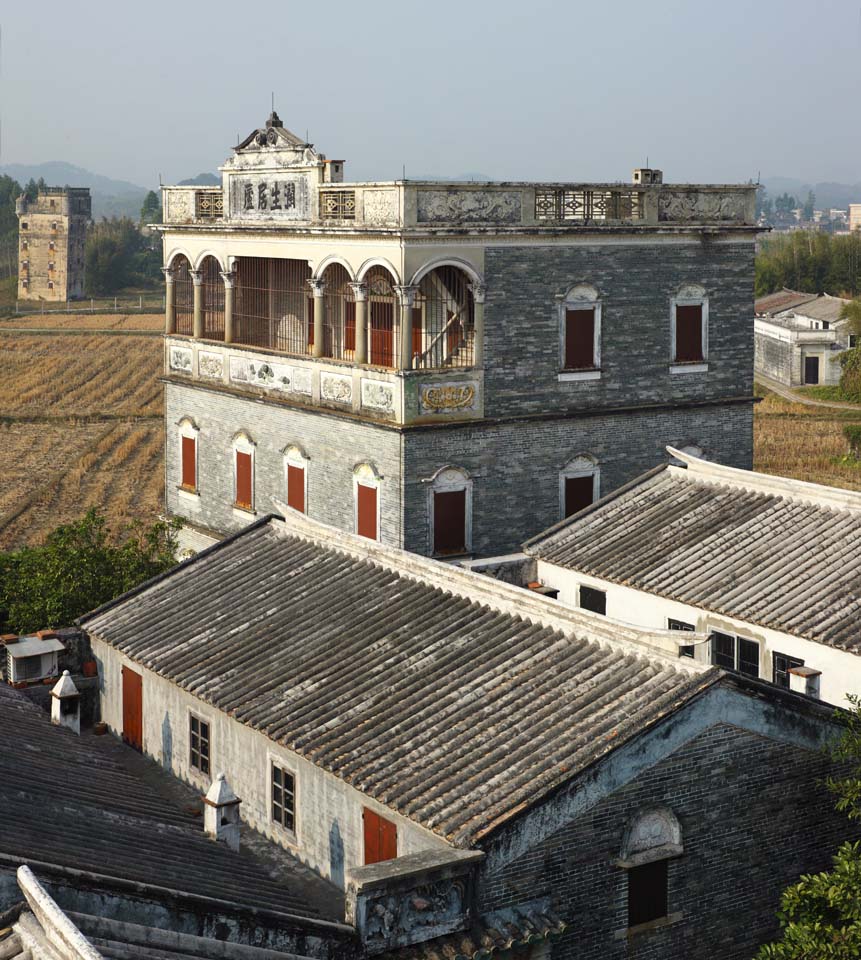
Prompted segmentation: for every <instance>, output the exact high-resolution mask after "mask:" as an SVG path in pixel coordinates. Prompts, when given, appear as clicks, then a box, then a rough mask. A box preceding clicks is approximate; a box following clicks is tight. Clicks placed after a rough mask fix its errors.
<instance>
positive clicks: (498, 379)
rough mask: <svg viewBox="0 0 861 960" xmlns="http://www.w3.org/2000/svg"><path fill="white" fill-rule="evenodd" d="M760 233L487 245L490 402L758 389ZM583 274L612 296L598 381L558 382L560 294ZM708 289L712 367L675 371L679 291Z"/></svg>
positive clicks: (506, 410) (559, 406)
mask: <svg viewBox="0 0 861 960" xmlns="http://www.w3.org/2000/svg"><path fill="white" fill-rule="evenodd" d="M753 262H754V246H753V242H752V241H742V242H739V243H731V244H730V243H723V242H715V241H712V240H709V239H708V238H703V239H696V240H690V241H689V242H684V241H681V240H680V238H673V239H672V240H669V241H659V242H653V243H641V244H635V243H630V244H625V243H620V244H618V245H615V244H614V245H612V246H611V245H608V244H594V245H589V244H588V243H585V242H584V243H583V244H582V245H577V246H549V245H548V246H542V247H489V248H488V249H487V251H486V253H485V272H486V279H487V303H486V307H485V327H486V345H485V362H486V372H485V385H486V396H485V412H486V414H487V416H490V417H496V416H506V415H511V414H524V413H532V412H536V413H537V412H544V411H548V410H549V411H560V410H578V409H582V408H583V407H584V406H588V407H596V406H599V407H600V406H608V405H611V406H622V405H631V404H637V403H658V402H665V401H670V400H691V399H704V398H717V397H729V396H743V395H746V394H747V395H749V394H750V393H751V392H752V389H753V315H754V307H753V274H754V269H753ZM576 283H589V284H591V285H592V286H594V287H596V288H597V290H598V292H599V295H600V297H601V301H602V313H603V316H602V349H601V355H602V368H603V375H602V378H601V380H599V381H588V382H577V383H559V382H558V380H557V374H558V372H559V315H558V312H557V301H556V299H555V297H556V295H557V294H565V293H566V292H567V291H568V289H569V288H570V287H571V286H573V285H574V284H576ZM686 283H695V284H699V285H701V286H703V287H705V289H706V292H707V294H708V297H709V370H708V373H701V374H686V375H676V376H671V375H670V373H669V362H670V298H671V297H673V296H675V294H676V293H677V291H678V289H679V287H680V286H681V285H682V284H686Z"/></svg>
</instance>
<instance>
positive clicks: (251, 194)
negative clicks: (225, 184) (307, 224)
mask: <svg viewBox="0 0 861 960" xmlns="http://www.w3.org/2000/svg"><path fill="white" fill-rule="evenodd" d="M230 214H231V216H232V217H235V218H237V219H240V220H308V219H309V218H310V216H311V200H310V190H309V186H308V178H307V177H305V176H301V175H296V174H292V175H291V174H280V173H274V174H268V173H262V172H261V173H249V174H248V175H245V174H243V175H236V176H231V178H230Z"/></svg>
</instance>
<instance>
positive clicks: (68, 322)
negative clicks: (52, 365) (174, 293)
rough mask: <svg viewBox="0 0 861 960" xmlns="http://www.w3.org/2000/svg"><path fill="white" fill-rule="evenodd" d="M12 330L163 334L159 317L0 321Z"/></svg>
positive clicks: (40, 316)
mask: <svg viewBox="0 0 861 960" xmlns="http://www.w3.org/2000/svg"><path fill="white" fill-rule="evenodd" d="M4 327H7V328H9V327H11V328H14V329H16V330H116V331H123V330H147V331H150V332H152V333H161V332H162V331H163V330H164V314H163V313H127V314H126V313H30V314H20V315H17V316H11V317H6V318H5V319H3V320H0V333H2V332H3V328H4Z"/></svg>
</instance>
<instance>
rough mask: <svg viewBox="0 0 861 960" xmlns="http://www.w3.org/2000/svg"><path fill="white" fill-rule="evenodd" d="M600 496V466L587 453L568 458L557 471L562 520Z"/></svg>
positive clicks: (583, 508) (589, 504)
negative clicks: (571, 458)
mask: <svg viewBox="0 0 861 960" xmlns="http://www.w3.org/2000/svg"><path fill="white" fill-rule="evenodd" d="M600 496H601V468H600V467H599V466H598V461H597V460H596V459H595V458H594V457H592V456H590V455H589V454H581V455H580V456H577V457H574V459H573V460H569V461H568V463H566V464H565V466H564V467H563V468H562V470H561V471H560V473H559V510H560V513H561V515H562V519H563V520H564V519H565V518H566V517H570V516H572V515H573V514H575V513H579V512H580V511H581V510H585V509H586V507H588V506H591V505H592V504H593V503H594V502H595V501H596V500H598V499H599V498H600Z"/></svg>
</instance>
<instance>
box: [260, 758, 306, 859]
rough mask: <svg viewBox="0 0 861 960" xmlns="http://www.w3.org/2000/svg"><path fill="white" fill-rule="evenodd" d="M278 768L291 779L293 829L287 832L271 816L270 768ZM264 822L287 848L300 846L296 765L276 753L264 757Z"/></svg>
mask: <svg viewBox="0 0 861 960" xmlns="http://www.w3.org/2000/svg"><path fill="white" fill-rule="evenodd" d="M273 766H275V767H280V768H281V769H282V770H286V771H287V773H289V774H290V775H291V776H292V777H293V829H292V830H288V829H287V827H285V826H284V825H283V824H281V823H279V822H278V821H277V820H275V819H274V818H273V816H272V767H273ZM266 820H267V822H268V823H269V825H270V827H271V828H272V829H273V830H274V831H275V833H276V834H277V836H278V838H279V840H283V841H284V842H285V843H286V844H287V845H288V846H290V847H296V848H298V847H299V846H300V840H299V838H300V834H301V830H300V818H299V774H298V773H297V772H296V765H295V764H294V763H292V762H291V761H289V760H285V759H284V758H283V757H282V756H279V755H278V754H277V753H272V752H269V751H268V752H267V756H266Z"/></svg>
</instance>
